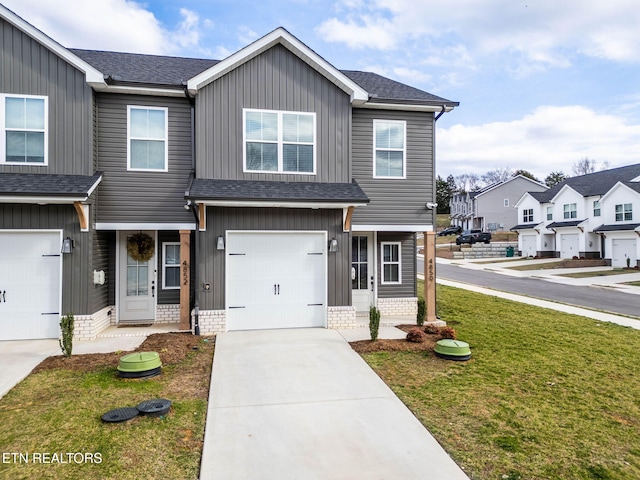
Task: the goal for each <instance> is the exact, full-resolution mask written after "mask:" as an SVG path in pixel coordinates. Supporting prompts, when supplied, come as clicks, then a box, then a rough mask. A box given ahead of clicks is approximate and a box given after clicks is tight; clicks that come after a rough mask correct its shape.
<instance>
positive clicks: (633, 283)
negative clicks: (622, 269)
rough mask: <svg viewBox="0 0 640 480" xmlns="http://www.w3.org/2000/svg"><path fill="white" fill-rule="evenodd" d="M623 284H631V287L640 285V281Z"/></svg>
mask: <svg viewBox="0 0 640 480" xmlns="http://www.w3.org/2000/svg"><path fill="white" fill-rule="evenodd" d="M623 285H631V286H632V287H640V282H624V283H623Z"/></svg>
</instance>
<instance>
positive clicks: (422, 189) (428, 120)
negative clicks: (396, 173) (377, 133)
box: [352, 109, 435, 225]
mask: <svg viewBox="0 0 640 480" xmlns="http://www.w3.org/2000/svg"><path fill="white" fill-rule="evenodd" d="M374 119H378V120H379V119H385V120H405V121H406V122H407V132H406V135H407V146H406V147H407V160H406V161H407V178H406V179H398V180H395V179H387V178H385V179H376V178H373V120H374ZM433 150H434V147H433V114H432V113H421V112H395V111H388V110H369V109H354V110H353V166H352V168H353V177H354V178H355V179H356V181H357V182H358V184H359V185H360V186H361V187H362V189H363V190H364V192H365V193H366V194H367V196H368V197H369V199H370V200H371V203H370V204H369V205H367V206H366V207H365V208H356V209H355V211H354V213H353V223H354V224H355V225H358V224H360V225H402V224H428V225H432V224H433V222H434V220H433V215H434V213H433V212H435V210H434V211H431V210H427V209H426V208H425V203H426V202H432V201H434V199H435V195H434V190H433V188H434V165H433V164H434V156H433Z"/></svg>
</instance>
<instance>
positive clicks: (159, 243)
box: [0, 6, 458, 339]
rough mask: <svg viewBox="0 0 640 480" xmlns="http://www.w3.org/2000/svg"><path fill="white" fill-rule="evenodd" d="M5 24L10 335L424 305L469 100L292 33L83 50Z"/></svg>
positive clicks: (234, 325)
mask: <svg viewBox="0 0 640 480" xmlns="http://www.w3.org/2000/svg"><path fill="white" fill-rule="evenodd" d="M0 29H1V30H2V38H3V44H2V52H3V55H2V59H1V62H2V76H0V82H1V83H0V118H1V119H2V120H1V123H0V127H1V128H2V129H3V130H4V132H2V133H3V135H2V143H0V157H1V158H0V264H1V265H2V269H0V317H1V318H10V319H11V322H8V323H7V324H5V325H4V328H3V329H2V331H0V339H21V338H52V337H57V336H58V334H59V327H58V324H59V319H60V316H61V315H64V314H66V313H73V314H74V315H75V318H76V330H77V337H78V338H92V337H95V335H96V334H97V333H98V332H99V331H101V330H102V329H104V328H106V327H107V326H109V325H114V324H127V323H131V324H139V323H160V322H166V323H175V322H179V323H180V326H181V328H183V329H190V328H192V329H194V331H196V333H201V334H205V333H207V334H209V333H215V332H222V331H227V330H241V329H264V328H288V327H327V328H336V327H348V326H353V325H355V324H356V322H357V320H356V318H357V315H358V314H362V315H367V314H368V309H369V306H370V305H377V306H378V307H379V308H380V310H381V312H382V314H383V315H387V316H389V315H398V316H400V315H415V312H416V309H417V281H416V271H415V265H416V250H417V249H416V235H415V234H416V232H431V231H433V230H434V228H433V225H434V223H435V221H434V214H435V210H430V209H428V208H427V207H426V203H428V202H433V201H434V198H435V180H434V178H435V176H434V162H435V159H434V134H435V122H436V120H437V118H438V117H439V116H440V115H442V114H443V113H445V112H447V111H450V110H451V109H453V108H454V107H456V106H457V105H458V103H457V102H452V101H449V100H446V99H443V98H440V97H437V96H434V95H431V94H429V93H427V92H424V91H421V90H418V89H415V88H412V87H409V86H407V85H404V84H401V83H398V82H395V81H393V80H390V79H387V78H384V77H381V76H379V75H376V74H373V73H367V72H357V71H340V70H338V69H336V68H335V67H333V66H332V65H330V64H329V63H328V62H326V61H325V60H324V59H323V58H322V57H320V56H318V55H317V54H316V53H315V52H313V51H312V50H310V49H309V48H308V47H307V46H306V45H304V44H303V43H302V42H300V41H299V40H298V39H297V38H295V37H294V36H293V35H291V34H290V33H289V32H287V31H286V30H284V29H281V28H279V29H277V30H275V31H273V32H271V33H270V34H268V35H266V36H265V37H263V38H261V39H260V40H258V41H256V42H254V43H252V44H251V45H248V46H247V47H245V48H244V49H242V50H240V51H238V52H236V53H234V54H233V55H231V56H229V57H228V58H226V59H224V60H222V61H216V60H206V59H205V60H203V59H190V58H176V57H162V56H152V55H137V54H128V53H115V52H99V51H89V50H77V49H66V48H64V47H62V46H61V45H59V44H58V43H57V42H55V40H53V39H51V38H49V37H47V36H46V35H45V34H43V33H42V32H40V31H38V30H37V29H35V28H34V27H33V26H31V25H30V24H28V23H27V22H26V21H24V20H23V19H21V18H20V17H18V16H17V15H15V14H13V13H12V12H11V11H9V10H7V9H6V8H4V7H3V6H0ZM36 292H37V293H36Z"/></svg>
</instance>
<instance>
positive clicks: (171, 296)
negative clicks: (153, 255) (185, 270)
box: [157, 217, 195, 305]
mask: <svg viewBox="0 0 640 480" xmlns="http://www.w3.org/2000/svg"><path fill="white" fill-rule="evenodd" d="M192 218H193V217H192ZM164 242H180V232H178V231H160V232H158V249H157V256H158V280H157V284H158V305H174V304H178V303H180V290H164V289H163V288H162V275H163V273H164V272H163V269H162V264H163V260H164V258H163V255H164V250H163V248H162V244H163V243H164ZM194 253H195V247H194V234H193V232H191V259H190V265H191V290H192V291H193V285H194V283H193V282H194V281H195V259H194ZM192 300H193V299H192Z"/></svg>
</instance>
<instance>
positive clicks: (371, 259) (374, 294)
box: [349, 232, 378, 312]
mask: <svg viewBox="0 0 640 480" xmlns="http://www.w3.org/2000/svg"><path fill="white" fill-rule="evenodd" d="M354 236H358V237H367V263H368V267H367V268H368V272H367V275H368V277H369V278H367V290H368V291H369V296H370V298H369V304H370V305H373V306H377V298H378V276H377V273H378V232H353V233H352V238H353V237H354ZM351 258H353V257H351ZM350 264H351V259H350V260H349V265H350ZM349 270H351V267H350V268H349ZM350 278H351V277H350ZM372 282H373V288H371V283H372ZM353 292H354V290H353V288H352V289H351V303H352V304H354V303H355V302H354V301H353ZM354 306H355V305H354ZM358 311H359V312H362V310H358ZM367 311H368V310H367Z"/></svg>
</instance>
